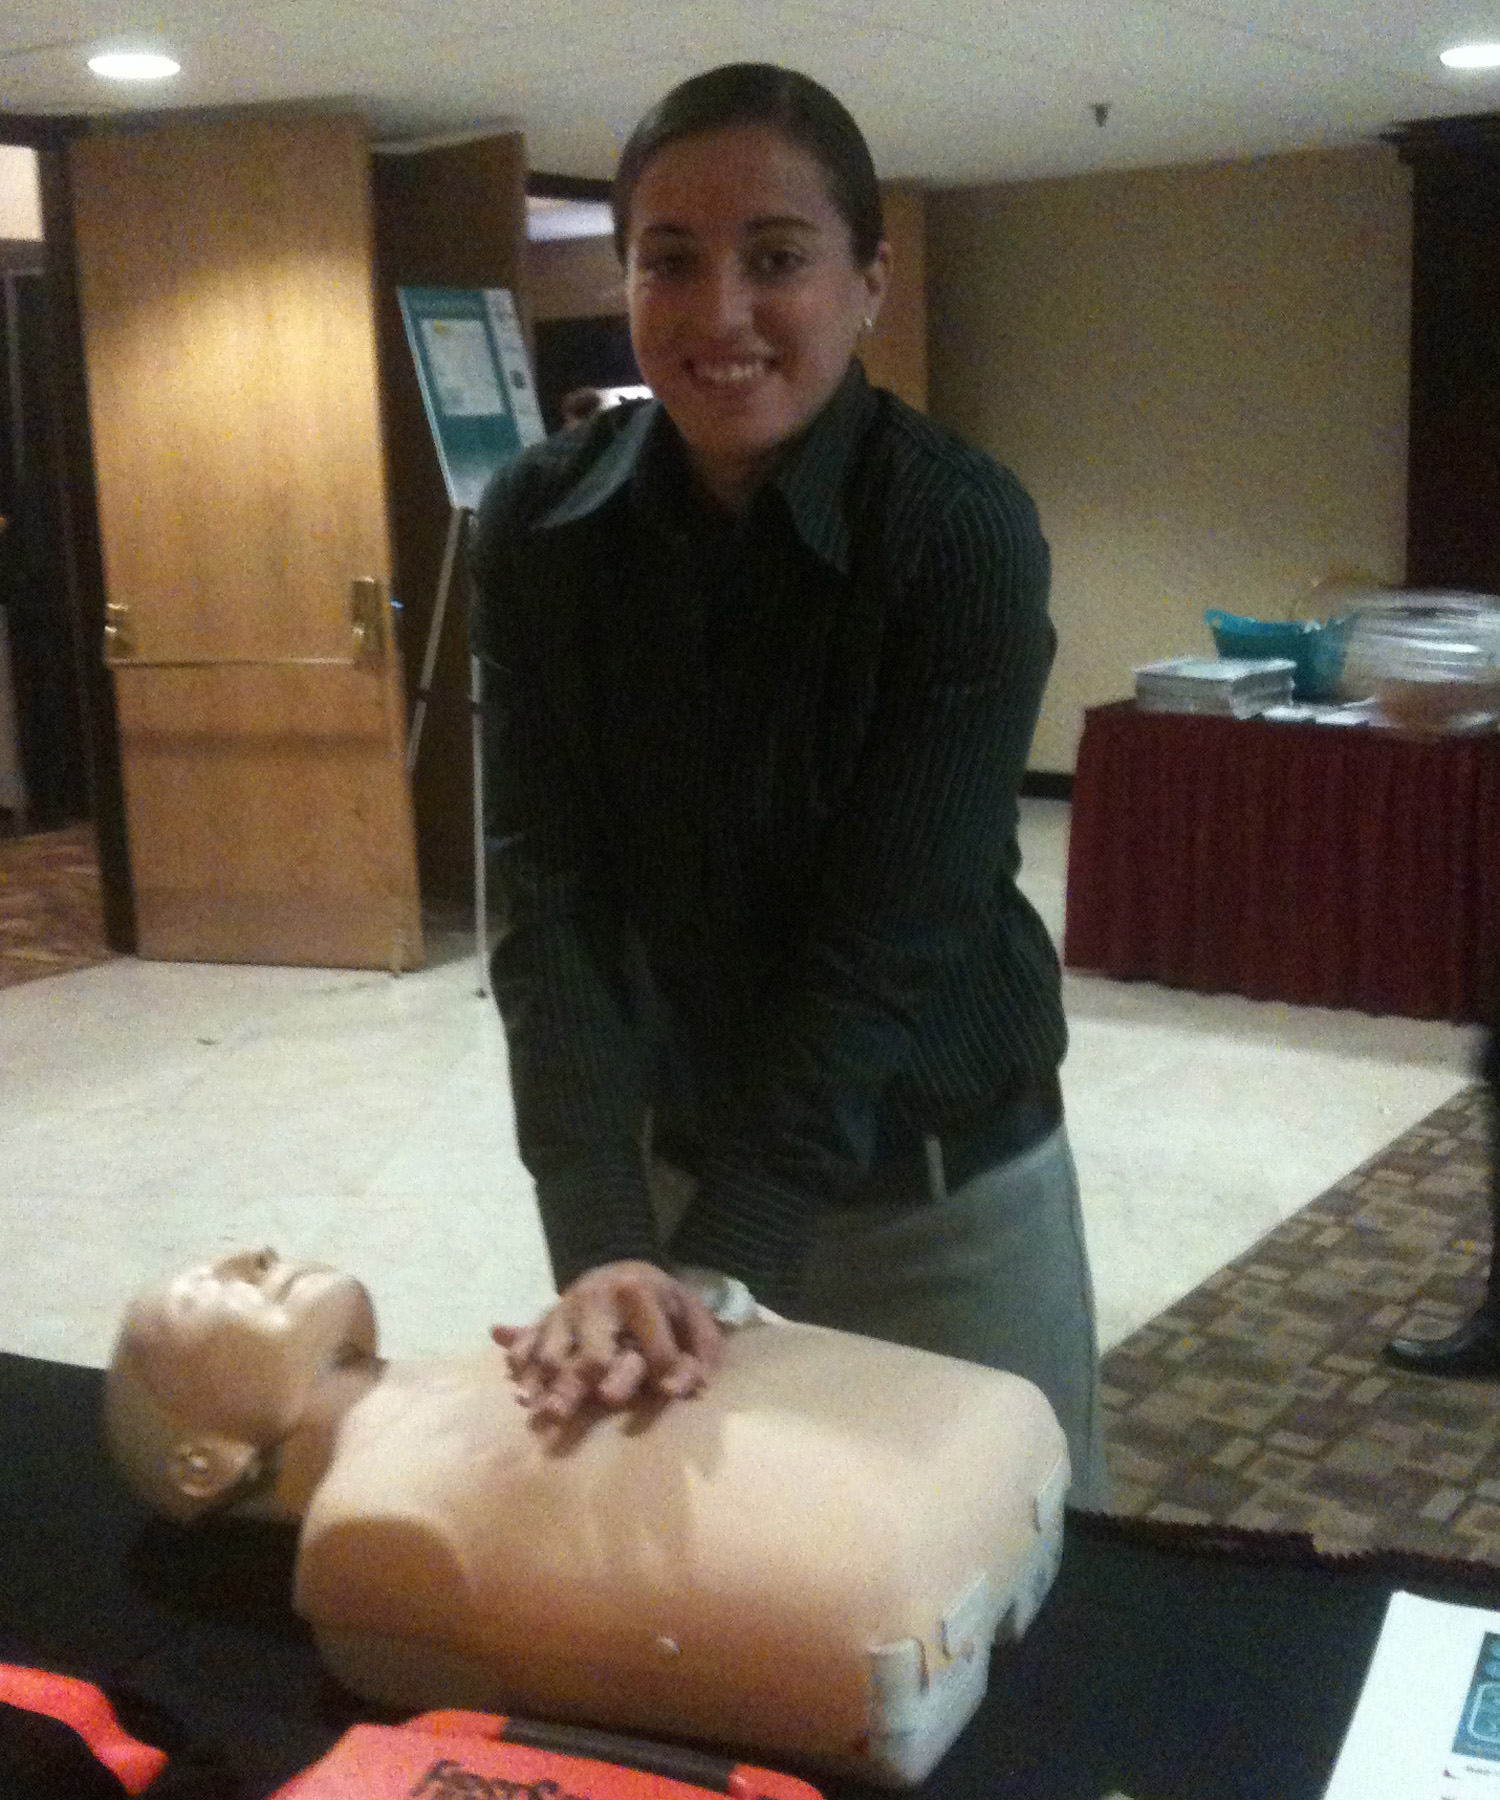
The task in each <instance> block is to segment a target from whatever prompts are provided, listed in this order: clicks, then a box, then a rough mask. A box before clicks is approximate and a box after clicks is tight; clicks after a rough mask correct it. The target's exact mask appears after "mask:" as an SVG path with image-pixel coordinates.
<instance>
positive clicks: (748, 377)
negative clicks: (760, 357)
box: [693, 362, 766, 387]
mask: <svg viewBox="0 0 1500 1800" xmlns="http://www.w3.org/2000/svg"><path fill="white" fill-rule="evenodd" d="M765 370H766V365H765V364H764V363H763V362H720V363H694V364H693V374H694V376H695V377H696V378H697V379H698V380H699V381H706V382H708V383H709V385H710V386H711V387H743V386H744V385H745V383H746V382H749V381H754V380H755V379H756V378H757V377H758V376H760V375H763V374H764V373H765Z"/></svg>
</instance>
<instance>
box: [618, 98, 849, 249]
mask: <svg viewBox="0 0 1500 1800" xmlns="http://www.w3.org/2000/svg"><path fill="white" fill-rule="evenodd" d="M729 125H769V126H771V127H772V128H773V129H774V130H776V131H779V132H781V133H782V135H783V136H784V137H787V138H790V139H791V141H792V142H793V143H794V144H796V145H798V147H799V148H801V149H803V150H806V151H807V153H808V154H809V155H810V156H811V157H812V158H813V159H814V160H815V161H816V162H817V164H818V166H819V167H820V168H821V169H822V171H823V176H824V179H825V180H826V181H827V183H828V197H829V199H830V200H831V201H832V202H833V204H834V206H835V207H836V208H837V209H838V213H839V216H840V217H841V218H842V219H843V221H844V223H845V224H846V225H847V226H848V227H849V236H850V238H851V239H852V240H853V246H854V260H855V261H856V262H857V263H858V264H859V266H860V267H861V268H862V269H863V268H868V267H869V265H870V263H871V262H872V261H873V260H874V257H875V252H876V251H877V250H878V249H879V248H880V241H881V239H882V238H883V237H884V236H885V225H884V221H883V220H882V217H881V211H880V185H879V183H878V182H877V181H876V179H875V165H874V163H873V162H872V161H871V160H870V148H869V145H868V144H866V142H865V140H864V136H863V134H862V133H861V131H860V129H859V127H858V125H856V124H855V122H854V119H853V117H852V116H851V114H850V113H849V111H848V109H847V108H846V107H845V106H844V105H843V104H842V103H841V102H840V101H838V100H836V99H834V97H833V95H832V94H830V93H829V91H828V89H827V88H825V87H820V86H819V85H818V83H817V82H816V81H813V80H812V79H811V78H810V77H809V76H806V75H799V74H798V73H797V71H796V70H795V69H781V68H778V67H777V66H776V65H775V64H774V63H725V64H724V65H723V67H721V68H718V69H710V70H708V72H707V73H706V74H703V75H694V76H692V77H691V78H690V79H689V80H687V81H684V82H681V83H679V84H678V86H676V87H674V88H673V89H672V91H671V93H669V94H668V95H667V96H666V98H665V99H663V100H659V101H658V102H657V103H656V105H655V106H653V107H652V109H651V110H650V112H648V113H647V114H646V116H645V118H643V119H642V120H641V122H640V123H639V124H638V125H637V126H636V128H635V130H634V131H632V132H631V134H630V137H629V138H628V140H627V141H626V144H625V148H624V150H622V151H621V153H620V163H619V167H618V168H617V169H616V170H615V180H614V189H613V193H612V195H611V199H612V202H613V206H614V214H615V249H616V250H618V251H619V253H620V256H621V258H622V259H623V257H624V255H625V242H626V238H627V236H628V235H629V231H630V203H631V201H632V200H633V199H634V197H635V190H636V184H637V183H638V182H639V181H640V178H641V172H642V170H643V169H644V168H645V166H646V164H647V163H648V162H650V160H651V158H652V157H653V156H655V154H656V153H657V151H658V150H662V149H664V148H665V147H666V146H667V145H668V144H674V143H676V142H677V140H678V139H679V138H686V137H697V136H698V135H699V134H700V133H701V132H705V131H721V130H723V129H724V128H725V127H726V126H729Z"/></svg>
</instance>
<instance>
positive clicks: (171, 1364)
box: [131, 1250, 375, 1447]
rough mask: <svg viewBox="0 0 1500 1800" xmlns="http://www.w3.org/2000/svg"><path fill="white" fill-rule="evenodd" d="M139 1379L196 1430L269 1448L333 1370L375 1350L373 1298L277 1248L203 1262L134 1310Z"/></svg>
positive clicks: (316, 1265) (349, 1282) (334, 1271)
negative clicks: (286, 1257)
mask: <svg viewBox="0 0 1500 1800" xmlns="http://www.w3.org/2000/svg"><path fill="white" fill-rule="evenodd" d="M131 1324H132V1327H133V1328H134V1330H135V1333H136V1343H137V1346H138V1358H139V1362H140V1365H141V1373H142V1375H143V1376H144V1377H145V1379H146V1381H147V1383H148V1385H149V1386H150V1388H151V1389H152V1391H153V1392H154V1393H155V1395H156V1396H157V1398H158V1400H159V1401H160V1402H161V1403H162V1404H163V1405H165V1406H166V1407H168V1408H169V1409H170V1410H171V1411H172V1412H173V1413H175V1414H176V1415H177V1417H179V1418H181V1419H183V1420H188V1421H191V1422H192V1424H193V1425H194V1426H196V1427H198V1428H200V1429H204V1430H212V1431H216V1432H221V1433H223V1434H224V1435H225V1436H226V1437H230V1438H234V1439H237V1440H238V1441H240V1442H242V1443H246V1444H252V1445H259V1446H262V1447H264V1446H268V1445H270V1444H273V1443H275V1442H277V1441H278V1440H279V1439H280V1438H282V1437H283V1436H285V1434H286V1432H287V1431H288V1430H289V1429H290V1428H291V1427H292V1425H294V1424H295V1423H296V1421H297V1419H298V1418H299V1417H300V1416H301V1414H302V1411H303V1409H304V1408H305V1406H306V1404H307V1401H308V1397H309V1395H310V1394H311V1393H312V1391H313V1389H314V1387H315V1386H316V1384H317V1382H318V1380H319V1378H320V1377H321V1376H322V1375H324V1374H326V1373H327V1372H328V1371H329V1370H330V1369H332V1368H335V1367H337V1366H339V1365H340V1364H342V1363H346V1362H349V1361H352V1360H354V1359H356V1358H362V1357H368V1356H371V1355H373V1354H374V1351H375V1315H374V1312H373V1310H372V1308H371V1305H370V1297H369V1295H368V1294H367V1293H366V1291H365V1289H364V1288H363V1286H361V1284H360V1283H359V1282H358V1281H356V1280H355V1279H354V1277H353V1276H352V1275H345V1274H342V1273H340V1271H339V1270H337V1269H331V1268H328V1267H327V1266H326V1265H324V1264H322V1263H298V1262H287V1261H285V1260H284V1259H283V1258H282V1257H280V1256H278V1255H277V1254H276V1252H275V1251H274V1250H262V1251H258V1252H242V1253H240V1254H238V1255H235V1256H225V1257H221V1258H220V1259H219V1261H217V1262H212V1263H200V1264H198V1265H197V1266H196V1267H194V1268H191V1269H187V1270H185V1271H184V1272H183V1273H182V1274H180V1275H177V1276H174V1277H173V1278H172V1279H171V1280H170V1281H167V1282H165V1283H163V1284H162V1285H161V1286H160V1287H157V1288H153V1289H152V1290H151V1292H150V1293H148V1294H146V1295H143V1296H142V1298H141V1299H139V1300H138V1301H137V1302H136V1303H135V1305H134V1306H133V1307H132V1309H131Z"/></svg>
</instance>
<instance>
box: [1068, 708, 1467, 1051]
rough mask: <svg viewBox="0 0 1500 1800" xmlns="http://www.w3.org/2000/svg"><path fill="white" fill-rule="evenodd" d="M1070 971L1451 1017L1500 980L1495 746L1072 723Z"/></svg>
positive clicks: (1109, 713)
mask: <svg viewBox="0 0 1500 1800" xmlns="http://www.w3.org/2000/svg"><path fill="white" fill-rule="evenodd" d="M1063 960H1064V961H1065V963H1066V964H1067V965H1068V966H1069V967H1070V968H1074V969H1080V970H1095V971H1098V972H1100V973H1103V974H1106V975H1113V976H1117V977H1121V978H1124V979H1144V980H1149V981H1159V982H1163V983H1165V984H1167V985H1170V986H1174V987H1186V988H1193V989H1196V990H1198V991H1199V992H1203V993H1235V994H1245V995H1248V996H1250V997H1251V998H1252V999H1257V1000H1285V1001H1290V1002H1293V1003H1295V1004H1297V1005H1303V1006H1340V1007H1359V1008H1361V1009H1363V1010H1364V1011H1366V1012H1372V1013H1397V1014H1403V1015H1405V1016H1407V1017H1409V1018H1419V1019H1421V1018H1441V1019H1453V1020H1459V1021H1469V1020H1478V1019H1484V1018H1487V1017H1489V1016H1490V1009H1491V1007H1492V1005H1493V1000H1492V996H1493V995H1494V994H1495V992H1496V983H1497V981H1500V734H1497V733H1494V732H1485V733H1468V734H1455V735H1449V736H1431V737H1422V736H1417V735H1414V734H1409V733H1405V732H1398V731H1392V730H1386V729H1383V728H1381V727H1378V726H1368V725H1364V726H1352V725H1324V724H1315V723H1311V722H1303V721H1297V722H1292V721H1282V720H1270V719H1259V718H1256V719H1230V718H1213V717H1203V716H1200V715H1194V714H1185V713H1159V712H1145V711H1141V710H1139V709H1138V708H1137V707H1136V706H1135V704H1134V703H1133V702H1132V701H1118V702H1116V703H1114V704H1112V705H1109V706H1099V707H1093V708H1091V709H1090V710H1089V711H1088V712H1087V713H1086V714H1085V715H1084V729H1083V736H1082V740H1081V742H1080V744H1079V749H1078V763H1077V768H1076V772H1075V775H1074V781H1073V815H1072V828H1071V835H1070V840H1069V848H1068V889H1067V922H1066V929H1065V934H1064V943H1063Z"/></svg>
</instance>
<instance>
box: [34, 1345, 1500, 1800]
mask: <svg viewBox="0 0 1500 1800" xmlns="http://www.w3.org/2000/svg"><path fill="white" fill-rule="evenodd" d="M98 1397H99V1376H98V1374H97V1372H95V1371H92V1370H86V1369H78V1368H72V1367H64V1366H61V1365H57V1364H52V1363H44V1362H37V1361H33V1360H30V1359H27V1358H23V1357H15V1356H0V1657H3V1658H4V1659H6V1660H9V1661H14V1662H23V1663H28V1664H33V1665H37V1666H45V1667H50V1668H54V1669H58V1670H61V1671H62V1672H64V1673H68V1674H76V1675H82V1676H85V1677H87V1678H89V1679H91V1680H96V1681H100V1682H102V1683H104V1684H105V1685H107V1686H110V1687H112V1688H113V1687H123V1688H125V1689H127V1690H129V1691H131V1692H133V1693H135V1694H138V1695H139V1696H140V1697H141V1699H142V1702H143V1703H149V1704H150V1705H152V1706H155V1707H158V1708H161V1709H165V1712H166V1714H167V1715H169V1716H170V1717H172V1718H173V1719H174V1720H175V1721H177V1723H178V1724H179V1726H180V1727H181V1729H182V1731H183V1733H184V1735H185V1739H186V1741H188V1742H190V1743H191V1744H192V1745H193V1747H194V1750H195V1753H196V1754H198V1755H199V1756H201V1757H205V1758H208V1759H211V1760H213V1759H217V1760H219V1761H221V1763H222V1766H223V1767H224V1768H225V1769H226V1770H227V1771H229V1774H228V1776H226V1783H225V1787H224V1800H237V1797H242V1800H262V1797H263V1796H265V1795H267V1794H269V1793H270V1792H271V1791H272V1790H273V1789H274V1788H275V1787H276V1786H278V1785H279V1784H280V1783H281V1782H283V1781H285V1780H287V1779H288V1778H289V1777H290V1776H291V1775H292V1774H293V1773H294V1772H295V1771H296V1770H298V1769H299V1768H301V1767H303V1766H305V1765H306V1764H307V1763H308V1762H310V1761H312V1760H313V1759H314V1758H316V1757H317V1756H318V1755H320V1754H321V1753H322V1751H323V1750H325V1749H326V1748H327V1747H328V1746H329V1745H330V1744H331V1743H332V1742H333V1741H334V1739H335V1738H336V1737H337V1736H338V1734H339V1733H340V1731H341V1730H342V1729H343V1728H344V1727H345V1726H346V1725H347V1724H348V1723H350V1722H351V1721H352V1720H353V1719H355V1718H357V1717H362V1716H370V1715H369V1714H368V1712H367V1711H366V1710H365V1709H362V1708H361V1707H360V1705H359V1704H358V1702H356V1701H354V1700H352V1699H351V1698H350V1697H349V1696H348V1695H346V1694H345V1693H343V1692H342V1691H341V1690H340V1689H338V1688H337V1687H336V1686H335V1685H334V1684H333V1683H332V1682H331V1681H329V1680H328V1679H327V1678H326V1677H325V1676H324V1675H323V1674H322V1673H321V1671H320V1669H319V1666H318V1662H317V1658H316V1656H315V1654H314V1651H313V1647H312V1644H311V1642H310V1640H309V1637H308V1634H307V1632H306V1631H305V1629H304V1628H303V1627H302V1625H301V1624H300V1623H299V1622H298V1620H297V1619H296V1618H295V1617H294V1616H293V1615H292V1613H291V1611H290V1608H289V1606H288V1602H287V1596H288V1594H289V1592H290V1573H291V1562H292V1548H293V1546H292V1541H291V1538H290V1535H289V1534H288V1533H286V1532H284V1531H280V1530H275V1529H267V1528H253V1527H249V1526H245V1525H243V1524H241V1525H231V1524H224V1523H221V1524H216V1525H213V1526H210V1527H208V1528H207V1529H202V1530H198V1531H191V1532H185V1531H179V1530H177V1529H175V1528H172V1527H169V1526H166V1525H163V1524H161V1523H159V1522H157V1521H153V1520H151V1519H149V1518H147V1517H146V1515H145V1514H144V1513H143V1511H142V1509H141V1508H139V1507H138V1506H137V1505H136V1504H135V1502H133V1501H132V1500H131V1499H130V1498H129V1497H128V1496H127V1495H126V1494H125V1493H123V1492H122V1490H121V1489H120V1488H119V1486H118V1485H117V1483H116V1482H115V1480H114V1478H113V1476H112V1474H111V1472H110V1470H109V1469H108V1466H107V1465H106V1463H105V1462H104V1459H103V1457H102V1456H101V1454H100V1451H99V1448H98V1443H97V1435H96V1432H97V1425H96V1418H97V1405H98ZM1397 1585H1404V1586H1407V1587H1410V1588H1412V1589H1413V1590H1415V1591H1417V1592H1421V1593H1427V1594H1431V1595H1433V1596H1434V1597H1438V1598H1451V1599H1467V1600H1470V1601H1472V1602H1474V1603H1476V1604H1484V1605H1500V1572H1497V1571H1496V1570H1494V1569H1486V1568H1485V1567H1483V1566H1482V1565H1473V1564H1468V1565H1464V1564H1452V1565H1445V1564H1443V1563H1440V1562H1438V1561H1435V1560H1431V1559H1417V1558H1410V1557H1409V1558H1400V1557H1394V1556H1388V1557H1382V1558H1376V1557H1368V1556H1367V1557H1361V1558H1344V1559H1335V1558H1330V1557H1326V1556H1318V1555H1316V1554H1314V1553H1313V1551H1312V1550H1311V1548H1310V1547H1309V1546H1308V1544H1307V1543H1306V1541H1305V1540H1299V1539H1296V1538H1290V1537H1285V1536H1273V1535H1269V1534H1266V1535H1258V1534H1247V1533H1226V1532H1212V1531H1205V1530H1192V1529H1186V1528H1182V1527H1175V1526H1160V1525H1151V1524H1149V1523H1147V1522H1145V1521H1139V1520H1126V1519H1117V1518H1102V1517H1087V1516H1074V1517H1072V1518H1071V1519H1070V1521H1069V1526H1068V1539H1067V1550H1066V1554H1065V1557H1064V1562H1063V1571H1062V1574H1061V1576H1060V1577H1059V1580H1058V1583H1057V1586H1056V1587H1055V1588H1054V1590H1053V1593H1052V1595H1051V1596H1050V1598H1049V1599H1048V1601H1047V1603H1046V1605H1045V1606H1044V1607H1043V1609H1042V1612H1041V1614H1040V1616H1039V1617H1038V1619H1037V1621H1036V1623H1035V1624H1034V1625H1033V1627H1032V1629H1031V1631H1030V1633H1029V1634H1028V1636H1027V1638H1026V1639H1025V1641H1024V1642H1023V1643H1022V1644H1021V1645H1020V1646H1018V1647H1015V1648H1012V1649H1006V1650H1003V1651H1001V1652H999V1653H997V1655H996V1658H995V1661H994V1664H993V1667H992V1671H991V1681H990V1693H989V1696H988V1698H987V1699H986V1701H985V1703H984V1706H983V1708H982V1710H981V1712H980V1714H979V1715H978V1717H977V1718H976V1719H975V1720H974V1722H973V1723H972V1724H971V1725H970V1727H969V1729H968V1730H967V1731H966V1732H965V1733H964V1735H963V1737H962V1738H961V1739H960V1740H959V1742H958V1744H957V1745H956V1746H955V1747H954V1749H953V1750H952V1751H951V1752H950V1753H949V1755H948V1756H947V1758H945V1760H944V1762H943V1763H942V1764H941V1766H940V1767H939V1768H938V1770H937V1771H936V1773H935V1774H934V1775H933V1777H932V1778H931V1779H930V1780H929V1782H928V1783H927V1784H926V1785H925V1787H924V1788H922V1789H921V1790H920V1793H921V1795H922V1796H923V1800H1101V1797H1102V1796H1104V1795H1106V1794H1109V1793H1111V1792H1114V1791H1117V1790H1118V1791H1120V1792H1123V1793H1125V1794H1127V1795H1130V1796H1131V1797H1132V1800H1269V1797H1272V1796H1274V1797H1275V1800H1317V1796H1319V1795H1320V1794H1321V1793H1322V1790H1323V1787H1324V1784H1325V1783H1326V1780H1327V1776H1328V1772H1329V1770H1330V1768H1331V1766H1332V1763H1333V1759H1334V1757H1335V1755H1336V1754H1337V1750H1338V1745H1339V1742H1340V1740H1341V1738H1342V1735H1343V1732H1344V1729H1345V1726H1346V1724H1347V1721H1348V1718H1349V1715H1350V1713H1351V1711H1352V1709H1353V1705H1354V1700H1355V1697H1356V1695H1357V1693H1358V1690H1359V1685H1360V1682H1361V1680H1362V1679H1363V1675H1364V1670H1365V1667H1366V1664H1367V1662H1368V1659H1369V1655H1370V1652H1371V1649H1372V1648H1373V1645H1374V1640H1375V1636H1376V1633H1377V1631H1378V1628H1379V1623H1380V1618H1381V1615H1382V1613H1383V1610H1384V1606H1385V1601H1386V1598H1387V1596H1388V1594H1389V1593H1390V1591H1391V1590H1392V1588H1393V1587H1395V1586H1397ZM813 1779H814V1780H815V1781H816V1784H817V1785H818V1786H820V1787H821V1788H822V1789H823V1791H824V1792H825V1793H826V1794H827V1795H828V1796H829V1797H830V1800H873V1795H874V1794H875V1793H876V1792H877V1791H878V1790H874V1789H870V1788H866V1787H863V1786H861V1785H860V1784H858V1783H851V1782H842V1781H834V1780H831V1779H827V1778H825V1779H822V1780H817V1778H816V1777H814V1778H813Z"/></svg>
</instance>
